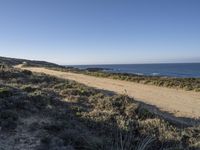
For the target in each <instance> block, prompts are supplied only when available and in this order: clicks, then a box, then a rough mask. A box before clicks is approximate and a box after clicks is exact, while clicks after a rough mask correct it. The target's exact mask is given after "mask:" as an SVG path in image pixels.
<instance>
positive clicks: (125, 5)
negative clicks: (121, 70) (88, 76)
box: [0, 0, 200, 65]
mask: <svg viewBox="0 0 200 150" xmlns="http://www.w3.org/2000/svg"><path fill="white" fill-rule="evenodd" d="M0 56H7V57H14V58H26V59H36V60H46V61H50V62H55V63H58V64H66V65H72V64H128V63H166V62H167V63H170V62H200V1H199V0H0Z"/></svg>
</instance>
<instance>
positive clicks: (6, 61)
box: [0, 56, 61, 67]
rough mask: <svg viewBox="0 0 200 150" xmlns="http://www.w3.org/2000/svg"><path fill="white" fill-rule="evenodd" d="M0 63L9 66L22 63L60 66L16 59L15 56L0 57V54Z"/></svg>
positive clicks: (52, 64)
mask: <svg viewBox="0 0 200 150" xmlns="http://www.w3.org/2000/svg"><path fill="white" fill-rule="evenodd" d="M0 64H5V65H10V66H14V65H19V64H24V65H29V66H37V67H61V66H59V65H57V64H54V63H50V62H46V61H36V60H26V59H16V58H8V57H1V56H0Z"/></svg>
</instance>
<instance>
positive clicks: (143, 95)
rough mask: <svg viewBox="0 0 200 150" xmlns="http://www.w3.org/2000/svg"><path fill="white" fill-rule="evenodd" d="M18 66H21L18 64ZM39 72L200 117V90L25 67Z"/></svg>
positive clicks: (183, 115) (182, 115)
mask: <svg viewBox="0 0 200 150" xmlns="http://www.w3.org/2000/svg"><path fill="white" fill-rule="evenodd" d="M18 68H21V67H20V66H18ZM25 69H27V70H30V71H33V72H39V73H45V74H49V75H53V76H56V77H59V78H63V79H70V80H75V81H77V82H79V83H83V84H85V85H87V86H90V87H95V88H98V89H104V90H109V91H114V92H117V93H119V94H127V95H129V96H130V97H134V98H135V99H136V100H138V101H141V102H144V103H146V104H150V105H154V106H156V107H158V108H159V109H160V110H162V111H166V112H168V113H170V114H173V115H175V116H176V117H188V118H196V119H199V118H200V92H193V91H184V90H180V89H170V88H165V87H157V86H153V85H144V84H138V83H133V82H128V81H120V80H114V79H107V78H98V77H92V76H88V75H83V74H76V73H71V72H60V71H53V70H49V69H45V68H35V67H32V68H30V67H29V68H25Z"/></svg>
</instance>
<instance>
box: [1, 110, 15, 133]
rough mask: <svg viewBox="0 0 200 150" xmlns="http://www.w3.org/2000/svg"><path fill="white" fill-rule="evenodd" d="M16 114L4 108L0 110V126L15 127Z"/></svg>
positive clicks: (4, 127) (3, 127) (5, 127)
mask: <svg viewBox="0 0 200 150" xmlns="http://www.w3.org/2000/svg"><path fill="white" fill-rule="evenodd" d="M17 121H18V115H17V113H16V112H14V111H11V110H6V111H2V112H0V126H1V127H2V129H8V130H9V129H15V128H16V127H17Z"/></svg>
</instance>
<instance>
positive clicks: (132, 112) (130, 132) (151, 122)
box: [0, 59, 200, 150]
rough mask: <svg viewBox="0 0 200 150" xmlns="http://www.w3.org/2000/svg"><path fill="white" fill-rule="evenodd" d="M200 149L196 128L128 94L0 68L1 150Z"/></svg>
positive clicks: (199, 136) (17, 61) (198, 130)
mask: <svg viewBox="0 0 200 150" xmlns="http://www.w3.org/2000/svg"><path fill="white" fill-rule="evenodd" d="M1 60H2V59H1ZM21 61H22V60H21ZM23 61H24V60H23ZM26 61H27V60H26ZM19 62H20V60H18V59H17V60H16V59H14V60H12V59H8V60H6V61H5V62H3V63H4V64H9V65H12V64H14V65H16V64H18V63H19ZM28 62H29V61H28ZM30 62H31V63H34V62H35V61H34V62H33V61H30ZM37 63H39V62H37ZM37 63H35V64H37ZM35 64H34V65H35ZM45 64H46V62H45ZM48 64H49V63H47V64H46V65H48ZM37 65H39V66H42V65H44V64H43V63H42V64H37ZM199 148H200V126H190V127H189V126H188V127H187V126H183V125H181V124H173V122H168V121H166V120H164V119H163V118H160V117H158V116H156V115H155V114H153V113H151V112H149V111H148V110H147V109H145V108H143V107H142V106H141V105H140V104H139V103H137V102H135V100H134V99H133V98H130V97H128V96H126V95H118V94H116V93H110V92H108V91H103V90H97V89H94V88H90V87H87V86H85V85H83V84H80V83H77V82H75V81H71V80H64V79H59V78H56V77H53V76H49V75H44V74H40V73H33V72H31V71H28V70H20V69H15V68H13V67H11V66H5V67H2V68H1V69H0V149H2V150H13V149H14V150H19V149H20V150H27V149H28V150H111V149H113V150H144V149H146V150H147V149H148V150H160V149H165V150H174V149H176V150H184V149H194V150H198V149H199Z"/></svg>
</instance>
